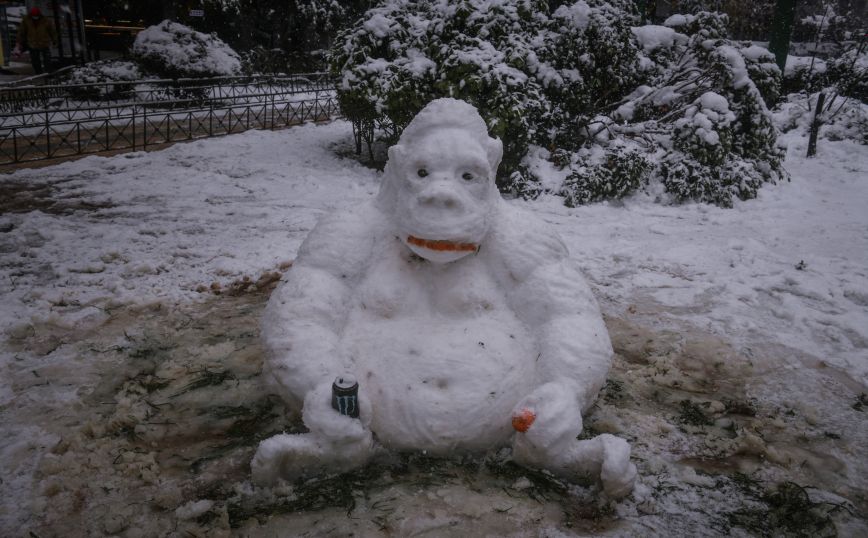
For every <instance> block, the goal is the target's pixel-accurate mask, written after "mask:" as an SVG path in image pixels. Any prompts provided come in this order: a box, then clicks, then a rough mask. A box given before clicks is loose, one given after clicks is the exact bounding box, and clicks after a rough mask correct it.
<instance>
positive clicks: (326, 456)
mask: <svg viewBox="0 0 868 538" xmlns="http://www.w3.org/2000/svg"><path fill="white" fill-rule="evenodd" d="M373 452H374V450H373V441H372V440H371V438H370V435H369V436H368V437H367V439H361V440H356V441H355V442H347V441H346V440H343V442H341V443H336V442H334V440H333V439H328V438H326V437H324V436H322V435H318V434H315V433H303V434H281V435H275V436H274V437H271V438H269V439H266V440H265V441H262V442H261V443H260V444H259V448H258V449H257V450H256V454H255V455H254V456H253V460H252V461H251V462H250V470H251V472H252V475H253V481H254V482H255V483H257V484H259V485H262V486H268V485H273V484H274V483H276V482H277V480H278V479H281V478H282V479H284V480H290V481H291V480H296V479H298V478H306V477H311V476H316V475H321V474H334V473H343V472H347V471H351V470H353V469H356V468H358V467H361V466H362V465H364V464H365V463H367V461H368V460H369V459H370V457H371V455H372V454H373Z"/></svg>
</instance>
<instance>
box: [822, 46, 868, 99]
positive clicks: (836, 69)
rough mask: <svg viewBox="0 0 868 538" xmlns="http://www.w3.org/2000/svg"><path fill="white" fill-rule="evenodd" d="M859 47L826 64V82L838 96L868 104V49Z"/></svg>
mask: <svg viewBox="0 0 868 538" xmlns="http://www.w3.org/2000/svg"><path fill="white" fill-rule="evenodd" d="M860 45H861V46H859V47H853V48H851V49H850V50H848V51H846V52H844V53H843V54H841V55H840V56H838V57H837V58H835V59H833V60H830V61H829V62H828V71H827V80H828V81H829V82H831V83H834V84H835V87H836V90H837V91H838V93H839V94H840V95H842V96H845V97H852V98H854V99H858V100H859V101H861V102H863V103H868V47H866V46H865V43H864V42H862V43H861V44H860Z"/></svg>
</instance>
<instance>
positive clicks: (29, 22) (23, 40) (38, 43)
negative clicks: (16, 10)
mask: <svg viewBox="0 0 868 538" xmlns="http://www.w3.org/2000/svg"><path fill="white" fill-rule="evenodd" d="M55 45H57V32H56V31H55V30H54V24H52V23H51V22H50V21H49V20H48V19H46V18H45V17H43V16H42V10H41V9H39V8H38V7H33V8H30V12H29V13H28V14H27V15H25V16H24V18H23V19H21V24H20V25H19V26H18V40H17V44H16V45H15V52H14V53H13V54H14V55H15V56H18V55H20V54H21V49H22V48H26V49H27V50H28V51H30V63H31V64H32V65H33V71H34V72H35V73H36V74H37V75H39V74H42V73H44V72H46V71H49V70H50V69H51V47H53V46H55Z"/></svg>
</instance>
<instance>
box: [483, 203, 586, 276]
mask: <svg viewBox="0 0 868 538" xmlns="http://www.w3.org/2000/svg"><path fill="white" fill-rule="evenodd" d="M493 224H494V226H493V229H492V234H491V248H492V250H493V254H494V255H495V256H496V257H497V258H498V259H499V261H500V262H501V263H503V264H504V265H505V266H506V269H507V270H508V271H509V272H510V273H511V274H512V276H513V277H514V278H517V279H519V280H523V279H524V278H525V277H527V276H528V275H529V274H530V273H532V272H533V270H534V269H536V268H537V267H539V266H541V265H548V264H550V263H554V262H557V261H559V260H562V259H564V258H566V257H567V256H568V255H569V252H568V250H567V247H566V245H564V242H563V241H562V240H561V238H560V236H558V234H557V232H556V231H555V229H554V227H552V226H551V225H550V224H548V223H546V222H545V221H543V220H542V219H540V218H539V217H537V216H536V215H534V214H533V213H531V212H530V211H528V210H526V209H522V208H519V207H516V206H514V205H511V204H508V203H503V204H501V206H500V211H499V213H498V216H497V218H496V219H495V220H494V222H493ZM483 248H485V247H484V246H483Z"/></svg>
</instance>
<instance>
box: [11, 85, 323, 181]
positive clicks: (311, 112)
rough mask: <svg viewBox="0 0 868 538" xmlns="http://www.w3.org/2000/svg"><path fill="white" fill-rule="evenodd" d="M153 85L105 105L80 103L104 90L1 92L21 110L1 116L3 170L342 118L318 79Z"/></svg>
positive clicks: (91, 101)
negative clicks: (81, 94)
mask: <svg viewBox="0 0 868 538" xmlns="http://www.w3.org/2000/svg"><path fill="white" fill-rule="evenodd" d="M154 82H155V81H144V82H141V83H139V82H136V83H130V85H131V86H134V87H133V88H131V89H130V92H129V93H128V94H126V95H125V96H123V97H120V96H113V97H112V98H111V99H106V100H103V99H102V98H100V99H95V98H93V99H88V98H82V99H76V95H78V94H79V92H81V91H83V90H87V91H91V92H99V91H104V90H105V88H106V85H103V84H96V85H77V86H40V87H28V88H15V89H0V103H5V104H7V105H10V104H11V103H15V105H14V107H15V108H18V110H17V111H14V112H13V111H6V112H2V113H0V164H13V163H20V162H26V161H37V160H43V159H54V158H59V157H69V156H74V155H84V154H90V153H100V152H105V151H123V150H128V151H135V150H144V149H147V148H148V147H149V146H150V147H153V146H154V145H157V144H165V143H168V142H177V141H181V140H192V139H196V138H206V137H211V136H221V135H226V134H231V133H238V132H243V131H246V130H249V129H278V128H282V127H286V126H290V125H296V124H299V123H303V122H306V121H321V120H327V119H330V118H334V117H336V116H339V115H340V112H339V108H338V104H337V100H336V98H335V92H334V86H333V84H332V82H331V80H330V79H329V78H328V77H327V76H326V75H323V74H320V73H317V74H313V75H293V76H286V77H234V78H225V79H210V80H207V81H203V80H196V81H174V80H173V81H158V82H161V84H155V83H154ZM144 85H148V87H143V86H144ZM115 86H117V84H115ZM15 92H25V93H15ZM102 95H103V97H104V96H105V94H102ZM4 99H5V101H4ZM36 103H41V106H37V105H36ZM10 106H11V105H10Z"/></svg>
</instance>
